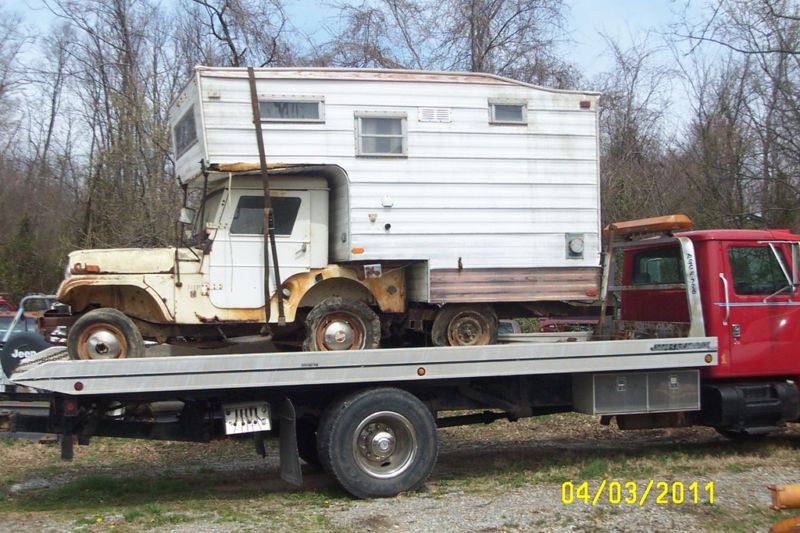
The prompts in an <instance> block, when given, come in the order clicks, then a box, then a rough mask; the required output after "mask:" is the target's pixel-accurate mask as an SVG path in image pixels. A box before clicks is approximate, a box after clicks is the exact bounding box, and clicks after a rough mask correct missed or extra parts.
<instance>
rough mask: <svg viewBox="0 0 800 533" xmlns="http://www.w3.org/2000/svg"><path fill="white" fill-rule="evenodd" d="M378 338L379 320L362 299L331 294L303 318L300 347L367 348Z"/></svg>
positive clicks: (372, 346)
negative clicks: (304, 330)
mask: <svg viewBox="0 0 800 533" xmlns="http://www.w3.org/2000/svg"><path fill="white" fill-rule="evenodd" d="M380 340H381V321H380V319H379V318H378V315H376V314H375V311H373V310H372V309H370V308H369V306H368V305H367V304H365V303H363V302H359V301H357V300H347V299H344V298H339V297H338V296H334V297H332V298H328V299H326V300H323V301H322V302H320V303H319V304H317V305H316V307H314V309H312V310H311V312H310V313H309V314H308V317H307V318H306V339H305V342H303V350H304V351H311V352H327V351H333V350H369V349H374V348H377V347H378V345H379V344H380Z"/></svg>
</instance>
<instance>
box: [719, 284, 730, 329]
mask: <svg viewBox="0 0 800 533" xmlns="http://www.w3.org/2000/svg"><path fill="white" fill-rule="evenodd" d="M719 279H721V280H722V288H723V290H724V291H725V318H723V319H722V325H723V326H727V325H728V320H729V319H730V318H731V299H730V295H729V294H728V279H727V278H726V277H725V274H723V273H722V272H720V273H719Z"/></svg>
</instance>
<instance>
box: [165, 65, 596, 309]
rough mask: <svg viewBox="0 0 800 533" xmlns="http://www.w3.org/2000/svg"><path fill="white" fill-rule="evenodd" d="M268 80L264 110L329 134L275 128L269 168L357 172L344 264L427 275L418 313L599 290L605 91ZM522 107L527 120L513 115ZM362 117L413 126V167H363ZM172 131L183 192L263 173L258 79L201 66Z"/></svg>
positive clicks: (340, 227) (351, 73) (344, 230)
mask: <svg viewBox="0 0 800 533" xmlns="http://www.w3.org/2000/svg"><path fill="white" fill-rule="evenodd" d="M256 78H257V92H258V94H259V99H260V100H262V101H303V102H317V103H318V104H319V116H318V120H308V121H303V122H300V121H293V120H284V121H263V124H262V127H263V129H264V141H265V145H266V151H267V160H268V162H269V163H270V164H272V163H308V164H316V165H319V164H324V165H337V166H339V167H341V168H342V169H344V171H345V172H346V176H347V186H346V187H345V186H343V183H342V182H339V183H338V184H337V183H336V182H331V244H332V246H331V250H330V254H331V262H343V261H367V262H372V261H379V260H380V261H386V260H402V261H414V260H419V261H423V263H420V264H419V265H417V266H416V267H415V268H414V269H413V271H412V274H411V276H410V281H411V283H410V287H409V290H410V294H409V296H410V298H411V299H412V300H418V301H431V302H444V301H504V300H505V301H520V300H565V299H579V298H581V297H583V298H585V297H586V291H588V290H590V289H592V288H595V287H596V286H597V279H598V266H597V265H598V264H599V252H600V250H599V247H600V241H599V238H598V237H599V229H600V198H599V188H598V182H599V180H598V135H597V98H598V95H597V94H596V93H585V92H573V91H557V90H550V89H544V88H540V87H535V86H531V85H527V84H523V83H519V82H515V81H513V80H508V79H504V78H499V77H496V76H491V75H486V74H450V73H425V72H413V71H375V70H341V69H257V70H256ZM581 102H583V105H581ZM586 102H588V103H589V104H588V108H587V107H586V105H587V104H586ZM498 105H499V106H504V105H510V106H512V108H502V107H501V108H497V106H498ZM515 107H521V108H522V109H523V116H522V117H513V116H512V117H511V120H510V121H509V120H508V119H507V116H506V117H504V116H502V111H504V110H506V111H507V110H509V109H511V111H518V109H516V108H515ZM493 112H494V113H493ZM363 117H367V118H371V117H385V118H394V119H398V118H399V119H400V122H401V123H402V136H403V143H404V145H403V149H402V150H401V153H398V154H394V155H386V156H375V155H359V147H360V146H359V126H361V125H362V123H360V119H361V118H363ZM504 118H505V119H506V120H505V121H504ZM394 122H395V123H396V122H397V121H394ZM509 122H511V123H509ZM515 122H518V123H515ZM172 124H173V142H175V144H176V148H177V150H176V152H177V172H178V174H179V175H180V176H181V177H182V178H183V179H191V178H193V177H195V176H197V175H198V174H199V170H200V166H199V164H198V161H200V160H201V159H202V160H204V161H205V162H206V164H208V165H210V166H212V167H213V166H215V165H223V164H230V163H257V162H258V151H257V147H256V139H255V128H254V126H253V120H252V110H251V104H250V94H249V85H248V80H247V71H246V70H245V69H240V68H204V67H200V68H198V69H197V71H196V77H195V79H194V80H193V81H192V82H191V83H190V84H189V85H188V86H187V88H186V89H185V91H184V93H183V94H182V95H181V97H179V98H178V100H177V101H176V102H175V104H174V105H173V109H172ZM176 126H177V127H176ZM192 126H194V128H195V131H194V134H192V132H191V131H190V129H191V127H192ZM397 131H399V130H394V131H391V132H389V133H395V132H397ZM361 133H364V132H363V131H362V132H361ZM367 133H372V132H367ZM179 136H180V137H181V138H180V139H178V138H177V137H179ZM575 235H577V236H582V237H583V238H584V241H585V250H584V252H583V254H582V255H578V256H576V255H575V254H570V253H569V251H568V249H567V240H568V239H569V238H570V237H571V236H575ZM353 248H363V250H364V252H363V253H361V254H357V255H356V254H353V253H352V249H353Z"/></svg>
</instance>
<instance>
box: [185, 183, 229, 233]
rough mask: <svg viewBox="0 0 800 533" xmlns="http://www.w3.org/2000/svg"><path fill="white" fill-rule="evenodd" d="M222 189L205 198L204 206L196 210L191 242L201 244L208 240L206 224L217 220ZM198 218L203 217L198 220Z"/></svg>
mask: <svg viewBox="0 0 800 533" xmlns="http://www.w3.org/2000/svg"><path fill="white" fill-rule="evenodd" d="M222 191H223V190H222V189H220V190H218V191H214V192H212V193H211V194H209V195H208V196H206V199H205V202H204V206H203V207H202V208H200V209H198V210H197V216H195V219H194V228H193V229H192V242H194V243H196V244H201V243H202V242H203V241H205V240H206V238H208V233H207V231H206V229H205V228H206V224H207V223H208V222H213V221H214V220H215V219H216V218H217V211H218V210H219V202H220V199H221V198H222ZM200 217H203V218H202V220H200Z"/></svg>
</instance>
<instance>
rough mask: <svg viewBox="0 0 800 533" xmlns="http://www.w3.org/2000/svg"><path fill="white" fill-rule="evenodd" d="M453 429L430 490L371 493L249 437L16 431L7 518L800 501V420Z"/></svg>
mask: <svg viewBox="0 0 800 533" xmlns="http://www.w3.org/2000/svg"><path fill="white" fill-rule="evenodd" d="M440 441H441V442H440V454H439V461H438V465H437V467H436V469H435V470H434V472H433V475H432V476H431V479H430V480H429V481H428V483H427V484H426V486H425V488H424V489H423V490H421V491H419V492H415V493H408V494H402V495H400V496H398V497H396V498H389V499H378V500H367V501H363V500H356V499H353V498H352V497H350V496H349V495H347V494H346V493H344V492H343V491H342V490H341V489H340V488H339V487H338V486H337V485H336V483H335V482H334V481H333V480H332V479H331V478H330V477H329V476H327V475H326V474H324V473H321V472H318V471H315V470H314V469H313V468H311V467H310V466H308V465H305V466H304V478H305V483H304V485H303V487H301V488H297V487H292V486H290V485H287V484H285V483H284V482H283V481H281V480H280V478H279V477H278V460H277V450H276V449H274V448H273V449H271V450H270V451H269V454H268V456H267V458H266V459H262V458H261V457H259V456H257V455H256V454H255V452H254V451H253V446H252V443H251V442H249V441H247V440H240V441H235V440H226V441H220V442H215V443H211V444H193V443H172V442H150V441H125V440H120V439H108V438H106V439H94V440H93V441H92V443H91V444H90V445H89V446H86V447H84V446H80V447H76V458H75V460H74V461H73V462H72V463H62V462H61V461H60V460H59V458H58V456H59V447H58V445H57V444H54V443H39V442H37V441H24V440H12V439H3V440H0V481H2V483H0V504H1V505H0V530H4V531H15V532H16V531H19V532H24V531H176V532H189V531H192V532H194V531H293V532H294V531H386V530H389V531H409V532H411V531H436V532H437V533H440V532H450V531H470V532H473V531H474V532H477V531H481V532H484V531H492V532H494V531H645V530H646V531H766V530H767V529H768V528H769V526H770V525H771V524H774V523H775V522H777V521H779V520H781V519H785V518H788V517H791V516H792V514H793V513H792V512H791V511H783V512H776V511H773V510H771V509H769V504H770V501H771V499H770V492H769V490H768V489H767V485H769V484H775V483H778V484H780V483H793V482H800V465H798V464H797V457H798V446H799V445H800V428H789V429H788V430H787V431H786V432H784V433H782V434H780V435H774V436H770V437H768V438H765V439H762V440H760V441H758V442H733V441H729V440H726V439H724V438H722V437H720V436H718V435H717V434H716V433H715V432H714V431H712V430H708V429H704V428H694V429H671V430H648V431H634V432H621V431H619V430H616V429H614V428H613V427H604V426H601V425H599V424H598V423H597V421H596V419H595V418H593V417H589V416H584V415H575V414H568V415H551V416H547V417H541V418H538V419H532V420H525V421H521V422H518V423H508V422H497V423H495V424H492V425H488V426H469V427H461V428H449V429H444V430H441V432H440ZM651 481H652V487H651V488H652V491H651V492H650V493H649V494H648V495H647V497H645V498H643V496H645V491H646V488H647V485H648V484H650V482H651ZM584 482H585V485H584V486H583V487H581V485H582V484H583V483H584ZM601 486H602V487H603V489H602V490H600V488H601ZM709 488H712V489H713V502H712V501H710V500H711V494H710V491H709ZM615 489H616V490H615ZM634 489H635V490H636V492H637V493H636V498H634V497H633V491H634ZM598 493H599V495H598ZM659 497H661V498H660V499H659ZM798 514H800V512H798Z"/></svg>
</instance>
